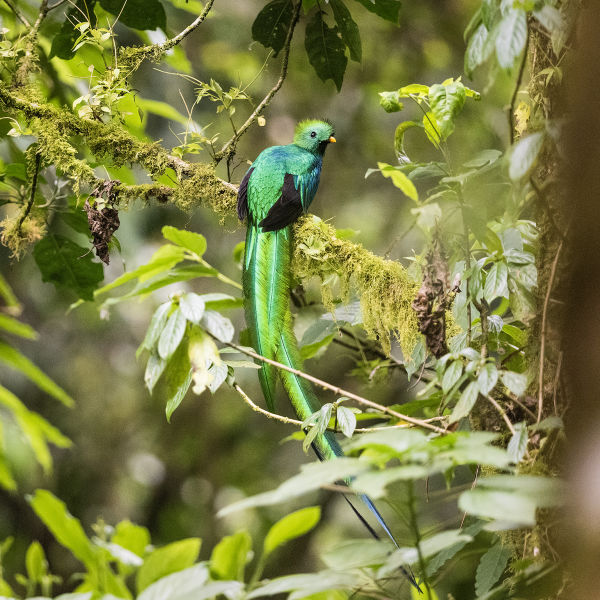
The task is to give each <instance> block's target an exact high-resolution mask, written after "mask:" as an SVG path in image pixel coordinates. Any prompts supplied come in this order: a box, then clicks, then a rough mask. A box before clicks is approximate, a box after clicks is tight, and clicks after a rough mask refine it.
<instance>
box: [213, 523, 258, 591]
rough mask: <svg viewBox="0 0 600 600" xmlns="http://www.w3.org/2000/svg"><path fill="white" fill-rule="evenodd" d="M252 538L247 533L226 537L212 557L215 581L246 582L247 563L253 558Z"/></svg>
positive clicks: (214, 550)
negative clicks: (251, 554) (251, 551)
mask: <svg viewBox="0 0 600 600" xmlns="http://www.w3.org/2000/svg"><path fill="white" fill-rule="evenodd" d="M251 549H252V538H251V537H250V534H249V533H248V532H247V531H238V532H237V533H234V534H233V535H228V536H225V537H224V538H223V539H222V540H221V541H220V542H219V543H218V544H217V545H216V546H215V547H214V548H213V551H212V554H211V556H210V572H211V575H212V576H213V577H214V578H215V579H225V580H232V579H233V580H238V581H244V570H245V568H246V563H247V562H248V561H249V559H250V558H251V556H250V550H251Z"/></svg>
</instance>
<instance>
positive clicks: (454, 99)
mask: <svg viewBox="0 0 600 600" xmlns="http://www.w3.org/2000/svg"><path fill="white" fill-rule="evenodd" d="M466 97H467V94H466V91H465V86H464V85H463V84H462V83H461V82H460V81H452V82H451V83H449V84H448V85H442V84H435V85H432V86H431V87H430V88H429V104H430V106H431V112H432V113H433V115H434V117H435V120H436V123H437V131H438V133H439V135H440V136H441V139H442V140H446V139H447V138H448V136H449V135H450V134H451V133H452V132H453V131H454V119H455V118H456V116H457V115H458V114H459V113H460V111H461V110H462V108H463V106H464V104H465V99H466Z"/></svg>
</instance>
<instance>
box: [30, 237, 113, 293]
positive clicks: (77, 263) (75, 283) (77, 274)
mask: <svg viewBox="0 0 600 600" xmlns="http://www.w3.org/2000/svg"><path fill="white" fill-rule="evenodd" d="M33 257H34V258H35V262H36V264H37V266H38V268H39V270H40V272H41V274H42V281H46V282H50V283H53V284H54V285H55V286H57V287H60V288H64V289H67V290H71V291H72V292H75V293H76V294H77V295H78V297H79V298H83V299H84V300H93V299H94V290H95V289H96V288H97V287H98V283H100V282H101V281H102V279H104V271H103V269H102V265H101V264H100V263H97V262H94V261H93V256H92V253H91V252H90V251H89V250H88V249H87V248H82V247H81V246H78V245H77V244H76V243H75V242H72V241H71V240H70V239H68V238H66V237H64V236H62V235H57V234H49V235H47V236H46V237H44V238H43V239H41V240H40V241H39V242H38V243H37V244H36V245H35V248H34V249H33Z"/></svg>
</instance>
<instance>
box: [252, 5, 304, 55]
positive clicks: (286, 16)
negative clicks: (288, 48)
mask: <svg viewBox="0 0 600 600" xmlns="http://www.w3.org/2000/svg"><path fill="white" fill-rule="evenodd" d="M293 8H294V7H293V4H292V2H291V0H273V2H269V3H268V4H267V5H266V6H265V7H264V8H263V9H262V10H261V11H260V12H259V13H258V15H257V17H256V19H255V20H254V23H253V24H252V39H254V40H256V41H257V42H260V43H261V44H262V45H263V46H264V47H265V48H273V50H274V51H275V56H277V54H278V53H279V51H280V50H281V49H282V48H283V45H284V43H285V38H286V36H287V33H288V30H289V28H290V25H291V23H292V15H293Z"/></svg>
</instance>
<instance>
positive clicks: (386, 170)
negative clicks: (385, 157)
mask: <svg viewBox="0 0 600 600" xmlns="http://www.w3.org/2000/svg"><path fill="white" fill-rule="evenodd" d="M377 166H378V167H379V169H380V170H381V174H382V175H383V176H384V177H386V178H389V179H391V180H392V183H393V184H394V185H395V186H396V187H397V188H398V189H399V190H400V191H401V192H402V193H404V194H406V195H407V196H408V197H409V198H410V199H411V200H414V201H415V202H418V201H419V195H418V193H417V188H416V187H415V184H414V183H413V182H412V181H411V180H410V179H409V178H408V176H407V175H406V174H404V173H403V172H402V171H401V170H400V169H398V168H397V167H393V166H392V165H388V164H387V163H383V162H378V163H377Z"/></svg>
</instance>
